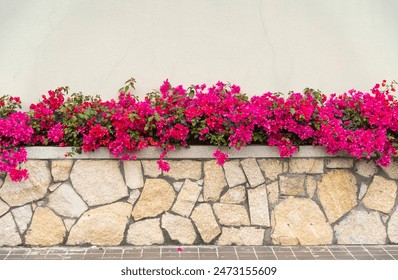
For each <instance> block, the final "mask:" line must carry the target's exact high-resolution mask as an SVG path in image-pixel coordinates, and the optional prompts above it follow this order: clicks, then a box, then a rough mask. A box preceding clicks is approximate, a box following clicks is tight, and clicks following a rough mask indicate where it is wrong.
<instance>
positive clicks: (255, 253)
mask: <svg viewBox="0 0 398 280" xmlns="http://www.w3.org/2000/svg"><path fill="white" fill-rule="evenodd" d="M252 249H253V251H254V255H255V256H256V259H258V256H257V252H256V249H255V248H254V246H252Z"/></svg>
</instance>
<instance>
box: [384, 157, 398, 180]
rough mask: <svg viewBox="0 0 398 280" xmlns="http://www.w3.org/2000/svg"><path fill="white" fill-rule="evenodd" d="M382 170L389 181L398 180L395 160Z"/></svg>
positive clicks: (397, 164) (397, 166) (397, 167)
mask: <svg viewBox="0 0 398 280" xmlns="http://www.w3.org/2000/svg"><path fill="white" fill-rule="evenodd" d="M383 170H384V171H385V172H386V173H387V175H388V177H390V178H391V179H398V161H397V160H396V159H393V160H392V161H391V163H390V165H389V166H387V167H383Z"/></svg>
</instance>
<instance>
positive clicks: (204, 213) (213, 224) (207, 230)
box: [191, 203, 221, 243]
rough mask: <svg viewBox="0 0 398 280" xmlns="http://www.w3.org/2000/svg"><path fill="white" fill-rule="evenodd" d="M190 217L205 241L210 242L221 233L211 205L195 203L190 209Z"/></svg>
mask: <svg viewBox="0 0 398 280" xmlns="http://www.w3.org/2000/svg"><path fill="white" fill-rule="evenodd" d="M191 219H192V221H193V222H194V223H195V226H196V228H197V229H198V231H199V233H200V236H201V237H202V239H203V241H204V242H205V243H210V242H211V241H212V240H213V239H214V238H216V237H217V236H218V235H219V234H220V233H221V229H220V227H219V226H218V223H217V221H216V218H215V217H214V214H213V211H212V209H211V206H210V205H209V204H207V203H201V204H199V205H197V206H196V207H195V208H194V209H193V211H192V214H191Z"/></svg>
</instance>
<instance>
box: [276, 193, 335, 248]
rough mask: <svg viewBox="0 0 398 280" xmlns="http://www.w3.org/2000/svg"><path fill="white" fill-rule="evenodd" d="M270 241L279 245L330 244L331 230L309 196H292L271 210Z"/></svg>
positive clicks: (331, 238) (331, 239)
mask: <svg viewBox="0 0 398 280" xmlns="http://www.w3.org/2000/svg"><path fill="white" fill-rule="evenodd" d="M271 227H272V230H273V231H272V234H271V238H272V242H273V243H274V244H278V245H279V244H280V245H323V244H331V243H332V241H333V231H332V228H331V227H330V225H329V223H328V222H327V221H326V217H325V215H324V214H323V213H322V211H321V210H320V209H319V207H318V205H316V203H315V202H314V201H312V200H311V199H309V198H293V197H289V198H288V199H286V200H284V201H282V202H281V203H279V204H278V205H277V206H276V207H275V208H274V210H273V211H272V219H271Z"/></svg>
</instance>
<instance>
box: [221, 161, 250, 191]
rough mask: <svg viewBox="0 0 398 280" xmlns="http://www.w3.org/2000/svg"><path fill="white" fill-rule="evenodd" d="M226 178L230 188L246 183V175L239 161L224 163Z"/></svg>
mask: <svg viewBox="0 0 398 280" xmlns="http://www.w3.org/2000/svg"><path fill="white" fill-rule="evenodd" d="M224 170H225V178H226V179H227V182H228V185H229V187H230V188H233V187H236V186H238V185H242V184H244V183H246V177H245V174H244V173H243V171H242V168H240V164H239V160H230V161H227V162H226V163H224Z"/></svg>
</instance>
